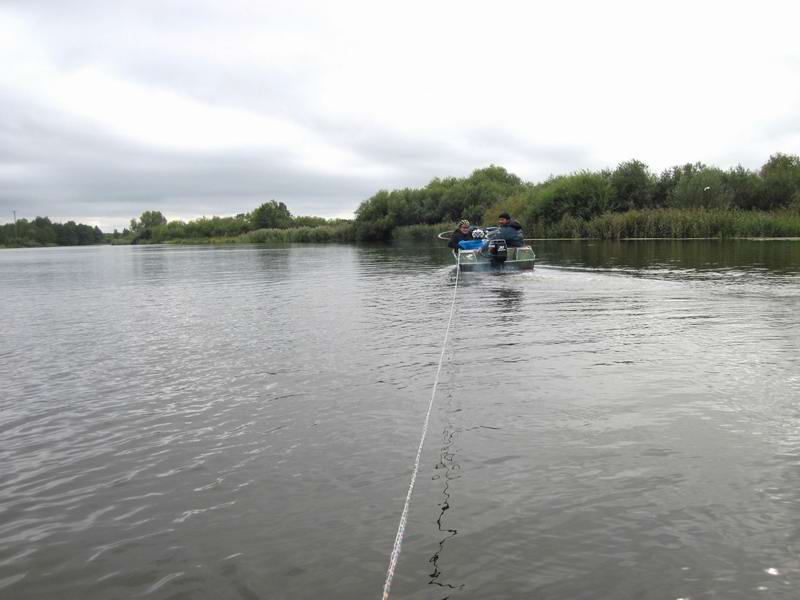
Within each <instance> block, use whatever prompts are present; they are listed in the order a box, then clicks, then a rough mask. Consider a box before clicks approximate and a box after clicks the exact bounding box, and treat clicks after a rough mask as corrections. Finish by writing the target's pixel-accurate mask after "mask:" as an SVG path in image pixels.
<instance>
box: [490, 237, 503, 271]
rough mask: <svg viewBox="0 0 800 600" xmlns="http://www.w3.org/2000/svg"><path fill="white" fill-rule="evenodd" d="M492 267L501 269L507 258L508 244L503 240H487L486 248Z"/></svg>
mask: <svg viewBox="0 0 800 600" xmlns="http://www.w3.org/2000/svg"><path fill="white" fill-rule="evenodd" d="M486 251H487V252H488V254H489V258H490V259H491V262H492V266H493V267H500V268H502V267H503V263H504V262H506V259H507V258H508V244H506V241H505V240H489V245H488V246H487V248H486Z"/></svg>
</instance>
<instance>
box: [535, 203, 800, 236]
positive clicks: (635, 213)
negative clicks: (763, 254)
mask: <svg viewBox="0 0 800 600" xmlns="http://www.w3.org/2000/svg"><path fill="white" fill-rule="evenodd" d="M525 234H526V236H527V237H541V238H592V239H604V240H619V239H626V238H720V239H730V238H749V237H798V236H800V214H797V213H791V212H775V213H773V212H761V211H744V210H721V209H674V208H662V209H652V210H631V211H628V212H624V213H604V214H602V215H598V216H596V217H593V218H591V219H581V218H579V217H573V216H570V215H564V216H563V217H562V218H561V220H560V221H558V222H557V223H554V224H545V223H535V224H534V225H533V228H532V231H531V230H527V231H526V232H525Z"/></svg>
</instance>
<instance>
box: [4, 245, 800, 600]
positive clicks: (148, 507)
mask: <svg viewBox="0 0 800 600" xmlns="http://www.w3.org/2000/svg"><path fill="white" fill-rule="evenodd" d="M536 250H537V254H538V256H539V262H538V264H537V267H536V270H535V271H534V272H533V273H527V274H517V275H509V276H502V277H497V276H493V275H490V274H486V275H482V274H470V275H467V276H464V277H462V278H460V279H459V291H458V295H457V300H456V305H455V314H454V328H453V330H452V332H451V339H450V343H449V345H448V349H447V351H446V354H445V363H444V367H443V371H442V376H441V382H440V388H439V394H438V396H437V398H436V404H435V406H434V411H433V416H432V422H431V430H430V432H429V438H428V440H427V442H426V446H425V450H424V453H423V457H422V464H421V468H420V477H419V479H418V481H417V488H416V491H415V494H414V498H413V502H412V507H411V516H410V520H409V524H408V530H407V536H406V540H405V543H404V546H403V552H402V555H401V558H400V562H399V565H398V573H397V576H396V579H395V584H394V587H393V591H392V597H393V598H398V599H399V598H406V599H412V598H413V599H443V598H453V599H457V598H458V599H461V598H463V599H466V598H475V599H479V598H480V599H484V598H538V599H548V598H553V599H556V598H586V599H590V598H591V599H595V598H614V599H619V598H631V599H634V598H654V599H655V598H659V599H660V598H674V599H677V598H752V597H764V598H795V597H796V595H797V594H796V589H797V587H798V584H800V560H799V559H798V556H799V555H800V530H798V526H797V523H798V517H800V491H798V490H800V428H799V427H798V426H800V409H798V404H797V402H798V399H799V398H800V393H799V392H800V364H799V362H800V360H799V359H798V356H800V324H798V317H797V315H798V309H800V285H798V284H800V243H798V242H785V241H784V242H781V241H774V242H755V241H752V242H746V241H740V242H708V241H705V242H622V243H616V244H615V243H600V242H542V243H539V244H537V245H536ZM454 282H455V277H454V273H453V271H452V267H451V266H450V257H449V256H448V253H447V251H446V250H444V249H442V248H440V247H436V246H422V247H420V246H416V247H411V246H399V247H368V246H366V247H363V246H335V245H326V246H293V247H281V248H264V247H255V246H252V247H226V248H211V247H99V248H57V249H36V250H9V251H4V252H1V253H0V302H1V303H2V304H1V305H2V306H3V308H4V317H3V320H2V323H1V324H0V372H2V386H1V387H0V597H9V598H17V599H28V598H31V599H33V598H37V599H38V598H51V597H63V598H86V599H108V598H131V597H143V598H154V599H155V598H158V599H161V598H163V599H167V598H209V599H212V598H214V599H216V598H245V599H253V598H270V599H272V598H276V599H283V598H287V599H288V598H329V599H339V598H341V599H345V598H346V599H351V598H377V597H379V596H380V590H381V588H382V585H383V580H384V577H385V570H386V566H387V564H388V557H389V552H390V550H391V546H392V542H393V540H394V535H395V531H396V528H397V521H398V519H399V515H400V510H401V509H402V504H403V500H404V497H405V493H406V489H407V486H408V481H409V477H410V473H411V465H412V462H413V458H414V453H415V452H416V446H417V444H418V441H419V434H420V431H421V426H422V419H423V417H424V412H425V409H426V408H427V404H428V401H429V398H430V390H431V386H432V384H433V376H434V373H435V369H436V364H437V362H438V359H439V353H440V350H441V341H442V338H443V335H444V327H445V324H446V321H447V311H448V309H449V307H450V301H451V298H452V286H453V285H454Z"/></svg>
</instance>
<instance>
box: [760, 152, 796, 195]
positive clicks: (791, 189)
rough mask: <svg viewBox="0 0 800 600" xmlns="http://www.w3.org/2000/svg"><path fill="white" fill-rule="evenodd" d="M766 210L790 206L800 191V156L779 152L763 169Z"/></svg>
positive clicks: (771, 157)
mask: <svg viewBox="0 0 800 600" xmlns="http://www.w3.org/2000/svg"><path fill="white" fill-rule="evenodd" d="M761 179H762V180H763V182H764V196H763V201H762V204H763V207H764V208H780V207H784V206H788V205H789V204H790V203H791V202H792V197H793V196H794V194H795V193H796V192H798V191H800V156H797V155H796V154H783V153H781V152H778V153H777V154H773V155H772V156H770V157H769V160H768V161H767V162H766V163H765V164H764V166H762V167H761Z"/></svg>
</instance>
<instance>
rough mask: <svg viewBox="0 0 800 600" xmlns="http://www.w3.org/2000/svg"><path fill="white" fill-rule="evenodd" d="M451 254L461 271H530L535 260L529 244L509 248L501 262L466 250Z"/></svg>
mask: <svg viewBox="0 0 800 600" xmlns="http://www.w3.org/2000/svg"><path fill="white" fill-rule="evenodd" d="M453 255H454V256H455V258H456V260H457V264H458V267H459V268H460V269H461V271H462V272H463V273H469V272H494V273H502V272H512V273H513V272H517V271H532V270H533V265H534V262H535V261H536V255H535V254H534V252H533V249H532V248H531V247H530V246H522V247H521V248H509V249H508V258H506V260H505V261H503V262H498V261H495V260H493V259H492V257H490V256H488V255H485V254H481V253H477V252H471V251H468V250H459V251H458V254H457V255H456V254H455V252H454V253H453Z"/></svg>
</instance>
